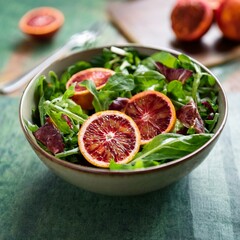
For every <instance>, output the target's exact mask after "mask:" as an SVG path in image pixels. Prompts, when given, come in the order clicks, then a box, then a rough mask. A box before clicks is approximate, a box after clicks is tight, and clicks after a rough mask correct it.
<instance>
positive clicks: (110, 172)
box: [19, 43, 228, 176]
mask: <svg viewBox="0 0 240 240" xmlns="http://www.w3.org/2000/svg"><path fill="white" fill-rule="evenodd" d="M111 46H115V47H119V48H121V47H133V48H134V47H136V48H143V49H150V50H153V51H156V52H157V51H166V52H169V53H171V54H174V55H179V54H182V52H180V51H177V50H174V49H170V48H166V47H159V46H155V45H146V44H144V45H143V44H135V43H126V44H109V45H103V46H97V47H93V48H90V49H85V50H80V51H77V52H74V53H72V54H69V55H67V56H66V57H64V58H61V59H59V60H65V59H67V58H71V57H72V56H73V55H77V54H81V53H85V52H88V51H94V50H100V49H103V48H110V47H111ZM184 54H185V53H184ZM185 55H187V54H185ZM187 56H188V57H189V58H190V59H191V60H192V61H193V62H195V63H197V64H198V65H199V66H200V67H201V68H202V69H204V71H206V72H208V73H209V74H211V75H212V76H213V77H214V78H215V80H216V82H217V85H218V88H219V89H220V91H221V93H222V96H223V103H222V104H223V109H224V110H225V111H224V116H223V120H222V122H221V124H220V126H219V129H218V130H217V131H216V132H215V133H214V135H213V136H212V137H211V139H209V140H208V141H207V142H206V143H205V144H204V145H203V146H201V147H200V148H198V149H197V150H195V151H194V152H192V153H190V154H188V155H186V156H184V157H181V158H179V159H176V160H173V161H170V162H167V163H163V164H160V165H157V166H153V167H148V168H143V169H134V170H110V169H107V168H106V169H105V168H97V167H94V166H92V167H91V166H82V165H78V164H75V163H71V162H67V161H64V160H61V159H59V158H56V157H55V156H54V155H51V154H50V153H48V152H46V151H45V150H44V149H43V148H41V147H40V145H39V144H37V142H36V140H35V139H34V137H33V134H32V133H30V132H29V131H28V130H27V128H26V126H25V123H24V119H23V115H22V107H23V102H24V98H25V97H26V95H27V91H28V89H29V88H30V87H31V84H33V83H34V81H36V79H37V78H38V76H40V74H41V72H39V73H38V74H37V75H36V76H35V77H34V78H32V79H31V80H30V81H29V83H28V84H27V86H26V87H25V89H24V90H23V93H22V96H21V98H20V102H19V121H20V126H21V128H22V130H23V133H24V135H25V137H26V139H27V140H28V142H29V144H30V145H31V146H32V147H33V148H34V150H35V151H37V152H38V153H40V154H41V155H43V156H44V157H45V158H46V159H48V160H49V161H51V162H53V163H55V164H59V165H61V166H62V167H66V168H68V169H71V170H74V171H77V172H80V173H85V174H97V175H113V176H114V175H121V176H125V175H136V174H148V173H153V172H158V171H161V170H162V171H164V170H166V169H168V168H172V167H174V166H176V165H178V164H180V163H182V162H185V161H189V160H191V158H192V157H193V156H194V155H198V154H200V153H201V152H202V151H203V150H204V149H205V147H207V146H208V145H211V143H213V142H214V141H215V140H216V139H217V138H218V137H219V135H220V133H221V132H222V130H223V128H224V126H225V124H226V121H227V116H228V102H227V97H226V93H225V90H224V89H223V87H222V85H221V83H220V81H219V80H218V78H217V77H216V76H215V74H214V73H212V72H211V71H210V70H209V69H208V68H207V67H206V66H204V65H203V64H202V63H200V62H199V61H198V60H196V59H194V58H192V57H191V56H189V55H187ZM48 67H49V66H47V67H46V68H48ZM44 69H45V68H44ZM44 69H43V70H44ZM43 70H42V71H43ZM41 160H42V159H41Z"/></svg>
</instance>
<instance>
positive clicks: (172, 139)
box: [110, 133, 213, 170]
mask: <svg viewBox="0 0 240 240" xmlns="http://www.w3.org/2000/svg"><path fill="white" fill-rule="evenodd" d="M212 136H213V134H193V135H187V136H186V135H181V134H175V133H165V134H159V135H158V136H156V137H155V138H154V139H153V140H152V141H151V142H149V143H148V144H146V145H144V147H143V149H142V151H141V152H139V153H137V155H136V156H135V157H134V159H133V161H132V162H130V163H129V164H127V165H131V166H130V167H129V169H131V167H133V166H135V164H136V163H138V162H144V164H145V162H148V161H149V164H150V165H153V164H155V161H156V162H160V164H162V163H164V162H167V161H171V160H175V159H178V158H181V157H184V156H186V155H187V154H190V153H192V152H194V151H195V150H197V149H198V148H200V147H201V146H202V145H203V144H205V143H206V142H207V141H208V140H209V139H210V138H211V137H212ZM118 165H120V164H118ZM143 166H144V165H141V168H142V167H143ZM116 168H117V167H116V166H115V165H114V164H110V169H111V170H113V169H114V170H115V169H116ZM122 168H123V169H126V168H127V167H126V164H125V165H124V166H123V167H122ZM135 168H136V166H135ZM120 169H121V166H118V170H120Z"/></svg>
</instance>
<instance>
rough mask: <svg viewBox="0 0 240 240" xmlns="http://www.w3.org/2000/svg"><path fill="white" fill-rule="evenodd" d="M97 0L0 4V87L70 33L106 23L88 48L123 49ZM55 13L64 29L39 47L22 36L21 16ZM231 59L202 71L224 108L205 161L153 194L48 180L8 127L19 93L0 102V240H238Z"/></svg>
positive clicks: (238, 73) (239, 170)
mask: <svg viewBox="0 0 240 240" xmlns="http://www.w3.org/2000/svg"><path fill="white" fill-rule="evenodd" d="M107 4H108V1H106V0H72V1H63V0H59V1H54V0H51V1H47V0H41V1H39V0H37V1H32V0H22V1H17V0H12V1H10V2H9V3H7V2H6V1H3V0H0V6H1V8H0V29H1V33H0V54H1V57H0V83H4V82H7V81H9V80H11V78H13V77H16V76H18V75H19V74H20V73H23V72H24V71H25V70H27V69H29V68H30V67H32V66H34V65H35V64H36V63H38V62H39V61H41V60H42V59H44V58H45V57H46V56H48V55H49V54H51V52H53V51H54V50H55V49H56V48H58V47H60V46H61V45H62V44H63V43H64V42H65V41H66V40H67V39H68V38H69V36H70V35H71V34H73V33H75V32H78V31H81V30H84V29H86V28H87V27H89V26H90V25H92V24H93V23H95V22H97V21H104V22H106V23H107V25H106V29H105V31H104V32H103V33H102V35H101V37H99V39H98V40H97V42H96V45H99V46H100V45H104V44H115V43H121V42H125V39H124V38H123V37H122V36H121V35H120V33H119V32H118V31H117V30H116V29H115V28H114V26H113V25H111V24H110V23H109V22H108V17H107V15H106V11H105V9H106V6H107ZM44 5H45V6H53V7H57V8H59V9H60V10H61V11H62V12H63V13H64V15H65V24H64V26H63V28H62V29H61V31H60V32H59V33H58V34H57V36H56V37H55V38H54V39H53V40H52V41H51V42H48V43H40V42H35V41H32V40H30V39H28V38H27V37H26V36H25V35H24V34H22V33H21V32H20V31H19V29H18V27H17V23H18V20H19V19H20V17H21V16H22V15H23V14H24V13H25V12H26V11H27V10H29V9H31V8H34V7H38V6H44ZM239 63H240V61H239V60H238V59H237V60H235V61H233V62H228V63H225V64H223V65H220V66H216V67H214V68H212V69H211V70H212V71H213V72H214V73H215V74H216V75H217V77H218V78H219V80H220V81H221V82H222V84H223V86H224V88H225V90H226V92H227V97H228V102H229V117H228V121H227V124H226V127H225V129H224V131H223V133H222V135H221V137H220V139H219V141H218V142H217V144H216V146H215V148H214V149H213V151H212V152H211V153H210V155H209V156H208V157H207V159H206V160H205V161H204V162H203V163H202V164H201V165H200V166H199V167H198V168H197V169H195V170H194V171H193V172H192V173H190V174H189V175H188V176H186V177H184V178H183V179H181V180H180V181H178V182H176V183H174V184H172V185H170V186H168V187H166V188H164V189H162V190H159V191H156V192H153V193H149V194H145V195H140V196H132V197H110V196H104V195H99V194H95V193H91V192H87V191H85V190H82V189H79V188H77V187H75V186H72V185H70V184H69V183H67V182H65V181H63V180H62V179H60V178H59V177H57V176H56V175H54V174H53V173H52V172H51V171H50V170H49V169H48V168H47V167H46V166H45V165H44V164H43V163H42V162H41V161H40V160H39V159H38V158H37V156H36V155H35V153H34V152H33V150H32V149H31V147H30V146H29V144H28V142H27V140H26V139H25V138H24V135H23V133H22V130H21V128H20V124H19V120H18V106H19V100H20V95H21V90H20V91H19V92H17V93H15V94H13V95H11V96H4V95H2V96H1V95H0V109H1V114H0V239H1V240H28V239H29V240H32V239H33V240H35V239H41V240H42V239H44V240H45V239H49V240H52V239H53V240H55V239H56V240H58V239H64V240H65V239H66V240H68V239H69V240H75V239H81V240H88V239H100V240H105V239H106V240H108V239H109V240H110V239H111V240H112V239H113V240H115V239H116V240H117V239H123V240H125V239H126V240H132V239H136V240H155V239H156V240H158V239H163V240H165V239H169V240H175V239H176V240H178V239H182V240H187V239H189V240H191V239H199V240H201V239H204V240H205V239H206V240H208V239H209V240H212V239H213V240H215V239H223V240H225V239H226V240H232V239H234V240H238V239H240V161H239V155H240V146H239V136H240V128H239V122H240V114H239V109H240V87H239V86H240V85H239V83H240V81H239V78H240V70H239Z"/></svg>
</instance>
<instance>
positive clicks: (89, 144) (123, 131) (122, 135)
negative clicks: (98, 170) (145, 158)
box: [78, 110, 141, 168]
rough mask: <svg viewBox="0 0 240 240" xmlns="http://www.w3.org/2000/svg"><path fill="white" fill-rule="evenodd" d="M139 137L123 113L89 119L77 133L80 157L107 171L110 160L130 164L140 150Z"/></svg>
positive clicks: (93, 116) (135, 128)
mask: <svg viewBox="0 0 240 240" xmlns="http://www.w3.org/2000/svg"><path fill="white" fill-rule="evenodd" d="M140 141H141V136H140V132H139V129H138V127H137V125H136V123H135V122H134V121H133V120H132V119H131V118H130V117H129V116H127V115H126V114H124V113H122V112H119V111H115V110H108V111H102V112H97V113H95V114H93V115H92V116H90V117H89V118H88V119H87V120H86V121H85V122H84V123H83V125H82V127H81V128H80V130H79V134H78V145H79V149H80V151H81V153H82V155H83V156H84V157H85V159H86V160H87V161H88V162H90V163H91V164H93V165H95V166H97V167H102V168H108V167H109V163H110V160H112V159H113V160H114V161H115V162H116V163H128V162H130V161H131V160H132V159H133V157H134V156H135V154H136V153H137V152H138V151H139V148H140Z"/></svg>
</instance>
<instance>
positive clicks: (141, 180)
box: [19, 44, 228, 196]
mask: <svg viewBox="0 0 240 240" xmlns="http://www.w3.org/2000/svg"><path fill="white" fill-rule="evenodd" d="M110 47H111V46H104V47H99V48H93V49H89V50H84V51H81V52H77V53H74V54H72V55H70V56H67V57H65V58H63V59H59V60H58V61H56V62H54V63H53V64H51V65H50V66H48V67H46V68H43V69H42V70H41V71H40V72H39V73H38V74H37V75H36V76H35V77H34V78H33V79H32V80H31V81H30V82H29V84H28V85H27V87H26V88H25V90H24V92H23V95H22V97H21V101H20V107H19V119H20V123H21V127H22V130H23V133H24V135H25V137H26V139H27V140H28V142H29V144H30V146H31V147H32V149H33V150H34V151H35V153H36V154H37V156H38V157H39V159H40V160H41V161H42V162H43V163H44V164H45V165H46V166H47V167H48V168H49V169H50V170H51V171H53V172H54V173H55V174H56V175H58V176H59V177H60V178H62V179H64V180H66V181H67V182H69V183H71V184H73V185H75V186H77V187H80V188H82V189H85V190H87V191H91V192H95V193H100V194H105V195H115V196H124V195H138V194H145V193H148V192H152V191H156V190H159V189H161V188H163V187H165V186H167V185H170V184H172V183H174V182H176V181H178V180H179V179H181V178H183V177H184V176H186V175H188V174H189V173H190V172H191V171H192V170H193V169H195V168H196V167H197V166H199V165H200V164H201V163H202V162H203V161H204V159H206V157H207V156H208V154H209V153H210V152H211V150H212V148H213V147H214V145H215V144H216V142H217V140H218V138H219V136H220V135H221V132H222V130H223V128H224V126H225V123H226V119H227V112H228V108H227V99H226V95H225V93H224V90H223V88H222V86H221V84H220V82H219V81H218V79H217V78H216V76H214V74H213V73H212V72H211V71H210V70H209V69H208V68H207V67H205V66H203V65H202V64H201V63H199V62H198V61H196V60H194V59H192V58H190V59H191V61H192V62H193V63H194V64H196V65H198V66H199V67H200V68H201V69H202V70H203V71H204V72H206V73H207V74H209V75H210V76H211V77H212V78H213V79H214V80H215V86H214V88H215V89H216V90H217V92H218V94H217V102H218V114H219V116H218V121H217V123H216V125H215V126H214V129H213V133H212V137H211V138H210V139H209V140H208V141H207V142H206V143H204V144H203V145H202V146H200V147H199V148H198V149H196V150H194V151H193V152H191V153H189V154H187V155H185V156H183V157H180V158H177V159H175V160H173V161H168V162H165V163H162V164H159V165H157V166H150V167H147V168H138V169H128V170H122V169H115V170H111V169H108V168H104V169H103V168H97V167H94V166H91V165H81V164H76V163H74V162H69V161H65V160H63V159H60V158H58V157H56V156H55V155H54V154H51V153H49V152H48V151H46V150H45V149H44V148H42V147H41V145H39V143H38V141H37V140H36V138H35V137H34V134H33V133H32V131H30V130H29V128H28V126H27V122H28V123H32V124H33V123H34V119H33V115H32V112H33V109H36V108H37V104H38V103H37V101H36V93H35V91H36V87H37V84H38V80H39V77H40V76H42V75H45V76H47V75H48V73H49V71H54V72H55V73H56V74H62V73H63V72H64V71H65V70H66V69H67V68H68V67H69V66H71V65H72V64H74V63H76V62H78V61H79V60H81V61H86V62H88V61H90V60H91V59H92V58H94V57H95V56H97V55H99V54H101V53H102V51H103V48H110ZM117 47H118V48H120V49H121V48H124V47H131V48H134V49H135V50H137V51H138V52H139V53H140V54H142V55H144V56H150V55H152V54H154V53H156V52H159V51H164V52H167V53H170V54H172V55H174V56H178V55H180V54H181V53H179V52H177V51H174V50H171V49H165V48H155V47H151V46H142V45H136V44H127V45H121V46H117Z"/></svg>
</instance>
